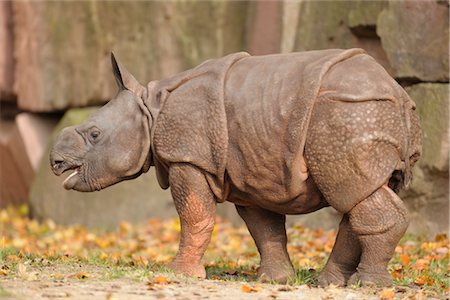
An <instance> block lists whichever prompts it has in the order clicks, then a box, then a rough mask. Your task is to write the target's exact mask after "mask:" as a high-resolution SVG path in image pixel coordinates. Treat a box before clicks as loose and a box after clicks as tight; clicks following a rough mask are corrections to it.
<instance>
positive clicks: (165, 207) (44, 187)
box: [29, 109, 176, 228]
mask: <svg viewBox="0 0 450 300" xmlns="http://www.w3.org/2000/svg"><path fill="white" fill-rule="evenodd" d="M94 110H95V109H72V110H69V111H68V112H67V113H66V114H65V115H64V117H63V119H62V120H61V122H60V123H59V124H58V126H57V127H56V128H55V131H54V134H53V135H52V140H53V139H54V138H55V137H56V134H57V133H58V132H59V131H60V130H61V129H62V128H63V127H66V126H70V125H73V124H79V123H81V122H82V121H83V120H84V119H85V118H86V117H87V116H89V115H90V114H91V113H92V112H93V111H94ZM49 146H50V145H49ZM49 148H50V147H48V149H47V151H46V154H45V157H48V151H49ZM65 177H67V175H66V174H64V175H62V176H61V177H57V176H55V175H54V174H53V173H52V171H51V170H50V166H49V163H48V159H45V158H44V159H43V160H42V162H41V165H40V167H39V171H38V173H37V176H36V177H35V179H34V181H33V185H32V188H31V192H30V197H29V201H30V210H31V214H32V216H33V217H36V218H38V219H45V218H50V219H53V220H54V221H55V222H56V223H58V224H83V225H85V226H88V227H103V228H114V227H115V226H116V225H117V224H118V223H119V222H120V221H121V220H126V221H129V222H133V223H135V222H145V221H146V220H147V219H148V218H150V217H160V218H164V217H167V216H174V215H175V214H176V212H175V208H174V207H173V204H172V201H171V196H170V192H169V191H164V190H162V189H161V188H160V187H159V185H158V183H157V181H156V177H155V176H154V174H153V171H151V172H149V173H146V174H144V175H142V176H140V177H139V178H137V179H134V180H130V181H125V182H121V183H119V184H117V185H114V186H112V187H109V188H108V189H105V190H102V191H99V192H93V193H80V192H75V191H66V190H65V189H64V188H63V187H62V181H63V178H65Z"/></svg>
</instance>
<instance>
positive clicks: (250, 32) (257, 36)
mask: <svg viewBox="0 0 450 300" xmlns="http://www.w3.org/2000/svg"><path fill="white" fill-rule="evenodd" d="M282 5H283V3H282V2H281V1H253V2H251V3H250V7H249V13H248V22H247V50H248V52H249V53H250V54H251V55H264V54H274V53H279V52H280V39H281V25H282Z"/></svg>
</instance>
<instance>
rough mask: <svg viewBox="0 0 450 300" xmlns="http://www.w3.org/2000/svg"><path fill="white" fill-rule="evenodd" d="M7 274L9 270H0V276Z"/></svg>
mask: <svg viewBox="0 0 450 300" xmlns="http://www.w3.org/2000/svg"><path fill="white" fill-rule="evenodd" d="M8 273H9V270H5V269H0V275H1V276H6V275H8Z"/></svg>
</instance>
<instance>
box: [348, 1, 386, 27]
mask: <svg viewBox="0 0 450 300" xmlns="http://www.w3.org/2000/svg"><path fill="white" fill-rule="evenodd" d="M387 4H388V1H387V0H381V1H354V2H353V5H352V7H351V9H350V11H349V13H348V26H349V27H350V28H358V27H373V28H375V26H376V25H377V20H378V15H379V14H380V13H381V12H382V11H383V9H384V8H385V7H386V6H387Z"/></svg>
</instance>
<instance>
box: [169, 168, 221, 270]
mask: <svg viewBox="0 0 450 300" xmlns="http://www.w3.org/2000/svg"><path fill="white" fill-rule="evenodd" d="M169 180H170V185H171V192H172V196H173V199H174V202H175V207H176V209H177V212H178V215H179V216H180V223H181V238H180V245H179V250H178V253H177V255H176V256H175V258H174V260H173V261H172V262H171V263H170V264H169V268H170V269H172V270H174V271H175V273H180V274H184V275H188V276H195V277H200V278H205V277H206V272H205V268H204V266H203V264H202V262H201V259H202V257H203V254H204V253H205V250H206V248H207V246H208V243H209V241H210V239H211V232H212V230H213V228H214V215H215V212H216V202H215V200H214V195H213V193H212V192H211V190H210V188H209V185H208V183H207V181H206V178H205V176H204V175H203V173H202V172H201V171H200V170H199V169H197V168H196V167H194V166H192V165H189V164H175V165H172V166H171V167H170V170H169Z"/></svg>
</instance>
